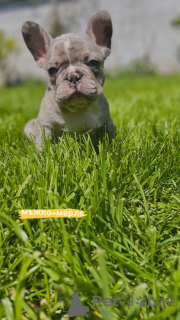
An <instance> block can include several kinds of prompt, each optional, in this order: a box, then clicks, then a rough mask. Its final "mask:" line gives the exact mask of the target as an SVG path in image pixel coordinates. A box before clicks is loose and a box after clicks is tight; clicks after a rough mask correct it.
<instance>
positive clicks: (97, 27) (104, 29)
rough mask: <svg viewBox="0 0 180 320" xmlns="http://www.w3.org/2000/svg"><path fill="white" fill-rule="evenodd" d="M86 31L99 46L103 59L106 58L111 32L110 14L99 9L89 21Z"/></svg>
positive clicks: (109, 50) (108, 53)
mask: <svg viewBox="0 0 180 320" xmlns="http://www.w3.org/2000/svg"><path fill="white" fill-rule="evenodd" d="M86 33H87V34H88V36H89V37H90V38H91V39H92V40H93V41H95V42H96V44H98V45H99V46H100V47H101V50H102V53H103V56H104V59H106V58H107V57H108V56H109V55H110V53H111V38H112V33H113V27H112V21H111V17H110V14H109V13H108V12H107V11H105V10H102V11H99V12H98V13H97V14H96V15H95V16H93V17H92V18H91V20H90V21H89V23H88V26H87V29H86Z"/></svg>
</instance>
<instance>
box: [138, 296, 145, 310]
mask: <svg viewBox="0 0 180 320" xmlns="http://www.w3.org/2000/svg"><path fill="white" fill-rule="evenodd" d="M140 300H142V301H140ZM136 304H139V305H140V306H141V307H143V306H145V304H146V301H145V298H143V299H142V297H141V296H139V298H137V302H136Z"/></svg>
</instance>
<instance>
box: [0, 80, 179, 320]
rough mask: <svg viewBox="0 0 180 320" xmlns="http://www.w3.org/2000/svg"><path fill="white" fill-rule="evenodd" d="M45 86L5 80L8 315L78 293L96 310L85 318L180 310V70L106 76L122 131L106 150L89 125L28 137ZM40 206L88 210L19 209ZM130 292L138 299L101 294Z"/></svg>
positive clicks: (48, 312) (2, 153)
mask: <svg viewBox="0 0 180 320" xmlns="http://www.w3.org/2000/svg"><path fill="white" fill-rule="evenodd" d="M44 91H45V86H44V85H43V84H41V83H39V82H33V81H29V82H27V83H25V84H23V85H21V86H17V87H12V88H8V89H0V142H1V148H0V284H1V285H0V319H3V320H5V319H6V320H21V319H23V320H25V319H32V320H47V319H48V320H50V319H51V320H60V319H62V316H63V314H62V301H60V299H61V298H62V297H63V296H65V295H66V294H67V293H68V292H72V291H78V292H79V296H80V300H81V302H82V303H83V304H84V305H86V306H89V312H88V313H87V314H86V316H85V317H77V318H76V319H95V320H96V319H105V320H115V319H127V320H133V319H149V318H151V319H157V320H159V319H170V320H172V319H175V320H179V319H180V311H179V310H180V215H179V212H180V188H179V182H180V150H179V149H180V148H179V144H180V76H167V77H162V76H151V77H144V78H134V77H122V78H118V79H110V78H108V79H107V81H106V84H105V88H104V91H105V94H106V96H107V99H108V101H109V104H110V109H111V115H112V118H113V120H114V122H115V124H116V126H117V129H118V135H117V137H116V139H115V140H114V141H113V143H112V145H111V146H110V145H108V142H107V140H106V139H104V141H103V142H102V143H101V144H100V153H99V155H97V154H96V153H95V151H94V150H93V148H92V145H91V143H90V140H89V137H88V135H85V136H83V137H82V138H76V139H75V140H73V139H72V138H70V137H69V136H68V135H66V136H64V139H62V140H61V141H60V142H59V143H58V144H54V145H53V144H50V143H49V142H48V141H47V142H46V151H44V152H43V153H42V154H41V153H39V151H38V150H36V148H35V147H34V145H33V144H32V143H30V142H29V141H27V140H26V139H25V138H24V136H23V127H24V125H25V123H26V122H27V121H28V120H29V119H31V118H33V117H36V116H37V114H38V110H39V106H40V101H41V99H42V97H43V93H44ZM31 208H32V209H38V208H39V209H48V208H51V209H53V208H55V209H57V208H75V209H80V210H84V211H85V212H86V213H87V217H84V218H82V219H48V218H47V219H37V220H36V219H35V220H20V219H19V218H18V211H19V210H20V209H31ZM122 295H126V296H128V297H129V298H130V299H129V301H130V305H129V306H126V307H123V306H120V304H119V303H118V302H117V306H113V303H112V304H111V306H109V307H105V306H104V305H103V303H100V304H97V305H96V306H93V303H92V299H93V296H101V297H102V299H104V298H109V299H112V298H113V296H115V297H116V298H117V299H119V298H120V297H121V296H122ZM132 295H133V296H134V305H133V306H132ZM139 296H141V297H142V298H143V297H145V301H146V305H145V306H143V307H140V305H138V304H136V302H137V301H138V300H137V298H138V297H139ZM148 296H150V297H151V298H154V299H156V301H157V304H156V306H154V307H153V306H149V307H147V304H148ZM168 296H169V300H170V303H169V306H168V302H167V301H168V300H167V299H168ZM160 298H163V299H164V302H163V300H162V299H161V306H159V305H158V304H160V302H159V301H160V300H158V299H160ZM171 299H177V300H174V301H177V306H173V301H171ZM151 301H152V300H151ZM65 303H67V304H71V303H72V297H71V295H70V294H69V295H67V296H66V297H65ZM122 303H124V304H125V303H127V298H124V299H123V300H122ZM163 304H164V305H163ZM109 311H110V312H109ZM108 312H109V313H108ZM71 319H75V318H71Z"/></svg>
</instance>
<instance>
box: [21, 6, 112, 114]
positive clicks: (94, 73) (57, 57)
mask: <svg viewBox="0 0 180 320" xmlns="http://www.w3.org/2000/svg"><path fill="white" fill-rule="evenodd" d="M22 34H23V37H24V41H25V43H26V45H27V47H28V48H29V50H30V51H31V53H32V55H33V57H34V59H35V60H36V62H37V65H38V66H39V67H40V68H44V69H45V70H47V71H48V73H49V77H50V81H49V86H50V89H51V90H52V91H53V93H54V96H55V100H56V101H57V102H58V103H60V104H61V105H62V106H65V107H67V108H68V109H69V110H70V111H75V109H76V108H77V107H78V108H81V107H83V106H84V105H86V104H88V102H89V101H93V100H95V99H97V98H98V97H99V96H100V94H101V93H102V87H103V84H104V78H105V75H104V60H105V59H106V58H107V56H108V55H109V54H110V53H111V37H112V22H111V17H110V15H109V13H108V12H106V11H100V12H98V13H97V14H96V15H95V16H93V17H92V18H91V20H90V21H89V23H88V26H87V30H86V34H84V35H83V34H73V33H68V34H64V35H61V36H59V37H57V38H55V39H52V38H51V36H50V35H49V34H48V33H47V32H46V31H45V30H44V29H43V28H41V27H40V26H39V25H38V24H36V23H34V22H29V21H28V22H25V23H24V24H23V26H22Z"/></svg>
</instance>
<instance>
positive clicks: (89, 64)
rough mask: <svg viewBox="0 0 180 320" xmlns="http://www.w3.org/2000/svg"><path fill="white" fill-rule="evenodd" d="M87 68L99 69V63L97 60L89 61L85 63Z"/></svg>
mask: <svg viewBox="0 0 180 320" xmlns="http://www.w3.org/2000/svg"><path fill="white" fill-rule="evenodd" d="M87 65H88V67H91V68H98V67H99V61H97V60H90V61H89V62H88V63H87Z"/></svg>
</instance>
